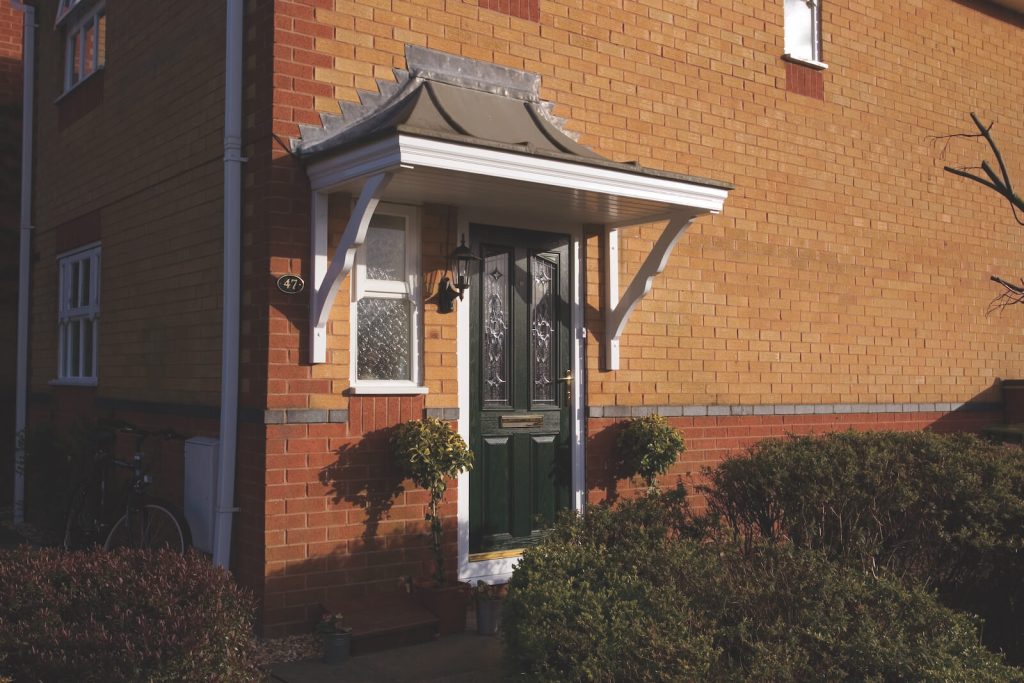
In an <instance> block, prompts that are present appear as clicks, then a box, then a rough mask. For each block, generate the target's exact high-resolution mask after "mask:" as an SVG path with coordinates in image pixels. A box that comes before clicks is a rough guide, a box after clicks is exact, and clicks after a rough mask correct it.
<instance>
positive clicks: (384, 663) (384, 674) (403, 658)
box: [270, 633, 504, 683]
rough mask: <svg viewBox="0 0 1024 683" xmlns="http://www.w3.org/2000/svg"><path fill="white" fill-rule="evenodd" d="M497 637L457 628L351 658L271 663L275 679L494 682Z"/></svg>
mask: <svg viewBox="0 0 1024 683" xmlns="http://www.w3.org/2000/svg"><path fill="white" fill-rule="evenodd" d="M501 656H502V650H501V639H500V638H499V637H496V636H478V635H476V634H475V633H460V634H458V635H452V636H446V637H444V638H440V639H438V640H435V641H434V642H432V643H422V644H420V645H410V646H409V647H402V648H396V649H394V650H386V651H383V652H374V653H372V654H367V655H360V656H358V657H352V658H350V659H348V660H347V661H345V662H343V663H341V664H324V663H322V662H320V661H316V660H308V661H302V662H289V663H287V664H276V665H274V666H273V667H271V678H270V680H271V681H274V682H276V683H498V682H500V681H503V680H504V677H503V672H502V667H501Z"/></svg>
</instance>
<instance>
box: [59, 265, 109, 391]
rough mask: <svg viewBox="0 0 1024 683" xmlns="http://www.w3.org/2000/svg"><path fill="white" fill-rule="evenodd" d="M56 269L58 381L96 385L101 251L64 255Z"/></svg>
mask: <svg viewBox="0 0 1024 683" xmlns="http://www.w3.org/2000/svg"><path fill="white" fill-rule="evenodd" d="M57 267H58V271H59V273H60V283H59V284H60V290H59V292H60V306H59V307H58V312H57V325H58V335H57V336H58V343H59V357H58V359H57V379H58V380H59V381H61V382H67V383H72V384H95V383H96V342H97V340H98V338H99V317H100V248H99V246H98V245H96V246H92V247H87V248H85V249H80V250H78V251H74V252H71V253H68V254H65V255H63V256H61V257H60V258H59V259H58V261H57Z"/></svg>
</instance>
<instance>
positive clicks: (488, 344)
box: [481, 252, 511, 406]
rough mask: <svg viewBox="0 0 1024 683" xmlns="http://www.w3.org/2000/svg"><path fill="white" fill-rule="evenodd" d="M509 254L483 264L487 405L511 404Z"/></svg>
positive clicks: (484, 363) (484, 360) (494, 257)
mask: <svg viewBox="0 0 1024 683" xmlns="http://www.w3.org/2000/svg"><path fill="white" fill-rule="evenodd" d="M510 256H511V255H510V254H509V253H508V252H504V253H497V254H489V255H488V256H487V257H486V258H484V263H483V270H482V271H481V272H482V273H483V285H484V286H483V290H484V291H483V295H482V296H483V304H484V310H483V347H484V348H483V358H482V361H483V371H484V373H483V375H484V376H483V395H484V405H489V406H502V405H507V404H508V402H509V385H508V378H509V348H508V334H509V324H508V321H509V282H508V279H509V260H510Z"/></svg>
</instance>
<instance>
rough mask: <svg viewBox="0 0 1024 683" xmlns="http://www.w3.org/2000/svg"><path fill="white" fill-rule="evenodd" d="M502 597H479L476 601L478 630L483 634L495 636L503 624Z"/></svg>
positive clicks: (479, 633) (478, 633)
mask: <svg viewBox="0 0 1024 683" xmlns="http://www.w3.org/2000/svg"><path fill="white" fill-rule="evenodd" d="M502 603H503V601H502V600H501V599H500V598H478V599H477V601H476V632H477V635H481V636H493V635H495V634H496V633H497V632H498V628H499V627H500V626H501V606H502Z"/></svg>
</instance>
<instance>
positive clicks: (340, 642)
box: [321, 631, 352, 664]
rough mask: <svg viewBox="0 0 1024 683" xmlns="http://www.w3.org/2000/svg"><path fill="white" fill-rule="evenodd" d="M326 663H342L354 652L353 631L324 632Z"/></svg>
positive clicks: (324, 660)
mask: <svg viewBox="0 0 1024 683" xmlns="http://www.w3.org/2000/svg"><path fill="white" fill-rule="evenodd" d="M321 635H322V636H323V639H324V658H323V662H324V664H341V663H342V662H344V661H345V660H346V659H348V656H349V653H351V652H352V632H351V631H349V632H348V633H324V634H321Z"/></svg>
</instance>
